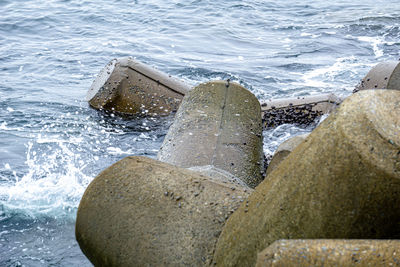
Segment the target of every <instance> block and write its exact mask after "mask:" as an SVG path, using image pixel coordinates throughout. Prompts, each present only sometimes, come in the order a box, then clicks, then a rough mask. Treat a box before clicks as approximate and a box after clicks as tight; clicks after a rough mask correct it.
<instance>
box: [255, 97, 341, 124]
mask: <svg viewBox="0 0 400 267" xmlns="http://www.w3.org/2000/svg"><path fill="white" fill-rule="evenodd" d="M342 101H343V99H341V98H339V97H337V96H335V95H334V94H321V95H312V96H303V97H297V98H284V99H272V100H269V101H266V102H263V103H262V104H261V112H262V114H263V115H262V117H263V125H264V127H265V128H267V129H268V128H273V127H277V126H279V125H281V124H284V123H295V124H301V125H310V124H313V123H315V120H316V119H317V118H319V117H321V116H322V115H323V114H329V113H331V112H332V111H334V110H335V109H336V108H337V107H338V106H339V104H340V103H341V102H342Z"/></svg>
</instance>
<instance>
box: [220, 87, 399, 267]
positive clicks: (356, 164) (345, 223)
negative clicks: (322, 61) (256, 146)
mask: <svg viewBox="0 0 400 267" xmlns="http://www.w3.org/2000/svg"><path fill="white" fill-rule="evenodd" d="M399 133H400V91H397V90H364V91H360V92H358V93H356V94H354V95H352V96H350V97H348V98H347V99H346V100H345V101H344V102H343V103H342V104H341V106H340V107H339V108H338V109H337V111H336V112H334V113H332V114H331V115H330V116H329V117H328V118H327V119H326V120H324V121H323V122H322V123H321V124H320V125H319V126H318V127H317V128H316V129H315V130H314V131H313V132H312V133H311V134H310V136H309V137H308V138H306V140H305V141H304V142H302V143H301V144H300V145H299V146H297V147H296V148H295V149H294V150H293V151H292V153H290V155H289V156H288V157H287V158H286V159H285V160H284V161H283V162H282V163H281V164H280V165H279V166H278V167H277V168H276V169H275V170H274V171H273V172H272V173H271V174H270V175H269V176H268V178H267V179H265V180H264V181H263V182H262V183H261V184H260V185H259V186H258V187H257V188H256V189H255V191H254V193H252V194H251V195H250V197H249V198H248V200H247V201H246V203H244V204H242V205H241V206H240V208H239V209H238V210H237V211H236V212H235V213H234V214H233V215H232V216H231V217H230V218H229V220H228V221H227V223H226V224H225V227H224V230H223V232H222V234H221V236H220V238H219V240H218V243H217V248H216V254H215V256H214V259H215V260H216V263H217V264H218V265H219V266H254V265H255V263H256V258H257V253H258V252H260V251H261V250H262V249H264V248H266V247H267V246H269V245H270V244H271V243H273V242H274V241H276V240H278V239H305V238H306V239H309V238H311V239H317V238H328V239H330V238H342V239H355V238H358V239H360V238H361V239H381V238H386V239H392V238H394V239H396V238H399V237H400V224H399V221H400V210H399V209H398V208H396V207H399V206H400V134H399Z"/></svg>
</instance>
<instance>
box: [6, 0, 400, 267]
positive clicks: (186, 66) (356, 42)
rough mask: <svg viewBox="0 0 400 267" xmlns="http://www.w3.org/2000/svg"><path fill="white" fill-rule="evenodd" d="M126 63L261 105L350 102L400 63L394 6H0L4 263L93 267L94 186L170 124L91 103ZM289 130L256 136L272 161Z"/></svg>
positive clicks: (399, 18)
mask: <svg viewBox="0 0 400 267" xmlns="http://www.w3.org/2000/svg"><path fill="white" fill-rule="evenodd" d="M122 56H132V57H136V59H138V60H140V61H142V62H144V63H147V64H149V65H151V66H155V67H157V68H158V69H160V70H162V71H164V72H167V73H169V74H172V75H175V76H178V77H179V78H181V79H183V80H184V81H186V82H187V83H189V84H191V85H195V84H198V83H200V82H204V81H208V80H211V79H227V78H230V79H231V80H234V81H238V82H240V83H241V84H243V85H244V86H245V87H247V88H248V89H249V90H251V91H252V92H253V93H254V94H255V95H256V96H257V97H258V98H259V99H260V100H266V99H270V98H283V97H291V96H303V95H313V94H319V93H326V92H332V93H335V94H337V95H339V96H348V95H350V94H351V91H352V90H353V88H354V86H355V85H356V84H357V83H358V81H359V80H360V79H361V78H362V77H363V76H364V75H365V74H366V73H367V72H368V70H369V69H370V68H371V67H372V66H373V65H375V64H376V63H377V62H379V61H383V60H398V59H399V57H400V5H398V4H397V3H396V2H395V1H389V0H374V1H372V0H353V1H344V0H341V1H322V0H316V1H304V0H303V1H300V0H299V1H297V0H288V1H261V0H253V1H235V0H232V1H221V0H214V1H209V0H186V1H183V0H147V1H141V0H137V1H128V0H121V1H117V0H107V1H105V0H86V1H83V0H46V1H39V0H0V266H78V265H79V266H90V263H89V261H88V260H87V259H86V258H85V257H84V256H83V254H82V253H81V251H80V249H79V246H78V244H77V243H76V241H75V238H74V221H75V217H76V211H77V206H78V204H79V201H80V198H81V196H82V194H83V192H84V190H85V188H86V186H87V185H88V183H89V182H90V181H91V180H92V179H93V178H94V177H95V176H96V175H97V174H98V173H99V172H100V171H101V170H103V169H104V168H106V167H107V166H109V165H110V164H112V163H114V162H116V161H117V160H119V159H121V158H123V157H125V156H127V155H146V156H149V157H155V156H156V153H157V150H158V149H159V147H160V145H161V142H162V140H163V137H164V136H165V134H166V131H167V129H168V126H169V125H170V123H171V121H172V117H171V116H170V117H166V118H159V119H151V118H140V119H126V118H125V119H123V118H119V117H118V116H115V115H104V114H100V113H98V112H96V111H95V110H92V109H90V108H89V107H88V104H87V103H86V102H85V100H84V97H85V94H86V91H87V90H88V88H89V87H90V85H91V83H92V81H93V80H94V78H95V77H96V75H97V74H98V72H99V71H100V69H101V68H102V67H103V66H104V65H106V64H107V62H108V61H110V60H111V59H113V58H115V57H122ZM305 131H309V129H302V128H299V127H296V126H293V125H282V126H280V127H279V128H278V129H274V130H270V131H266V132H264V150H265V153H267V154H271V153H272V152H273V151H274V149H275V148H276V147H277V145H278V144H279V143H280V142H282V141H283V140H285V139H287V138H289V137H290V136H293V135H296V134H298V133H301V132H305Z"/></svg>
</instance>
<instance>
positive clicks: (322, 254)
mask: <svg viewBox="0 0 400 267" xmlns="http://www.w3.org/2000/svg"><path fill="white" fill-rule="evenodd" d="M399 265H400V241H399V240H366V239H361V240H356V239H355V240H354V239H353V240H350V239H325V240H324V239H315V240H313V239H308V240H279V241H275V242H274V243H272V245H270V246H269V247H268V248H266V249H265V250H263V251H262V252H260V253H259V254H258V258H257V265H256V266H257V267H267V266H275V267H278V266H282V267H283V266H326V267H331V266H338V267H339V266H371V267H376V266H399Z"/></svg>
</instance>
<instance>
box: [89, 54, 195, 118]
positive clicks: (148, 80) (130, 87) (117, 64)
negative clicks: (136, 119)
mask: <svg viewBox="0 0 400 267" xmlns="http://www.w3.org/2000/svg"><path fill="white" fill-rule="evenodd" d="M188 90H189V87H188V86H187V85H186V84H184V83H182V82H180V81H179V80H177V79H175V78H172V77H171V76H168V75H167V74H164V73H162V72H160V71H158V70H156V69H154V68H151V67H149V66H147V65H145V64H143V63H140V62H138V61H136V60H133V59H132V58H128V57H127V58H118V59H113V60H112V61H111V62H110V63H108V64H107V66H105V67H104V68H103V69H102V70H101V72H100V74H99V75H98V76H97V78H96V80H95V81H94V82H93V84H92V86H91V88H90V89H89V91H88V93H87V96H86V100H87V101H88V102H89V104H90V106H92V107H93V108H95V109H102V110H106V111H114V112H120V113H129V114H135V113H140V114H148V115H167V114H169V113H171V112H172V111H176V110H177V109H178V106H179V104H180V102H181V100H182V98H183V96H184V95H185V93H186V92H187V91H188Z"/></svg>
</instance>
